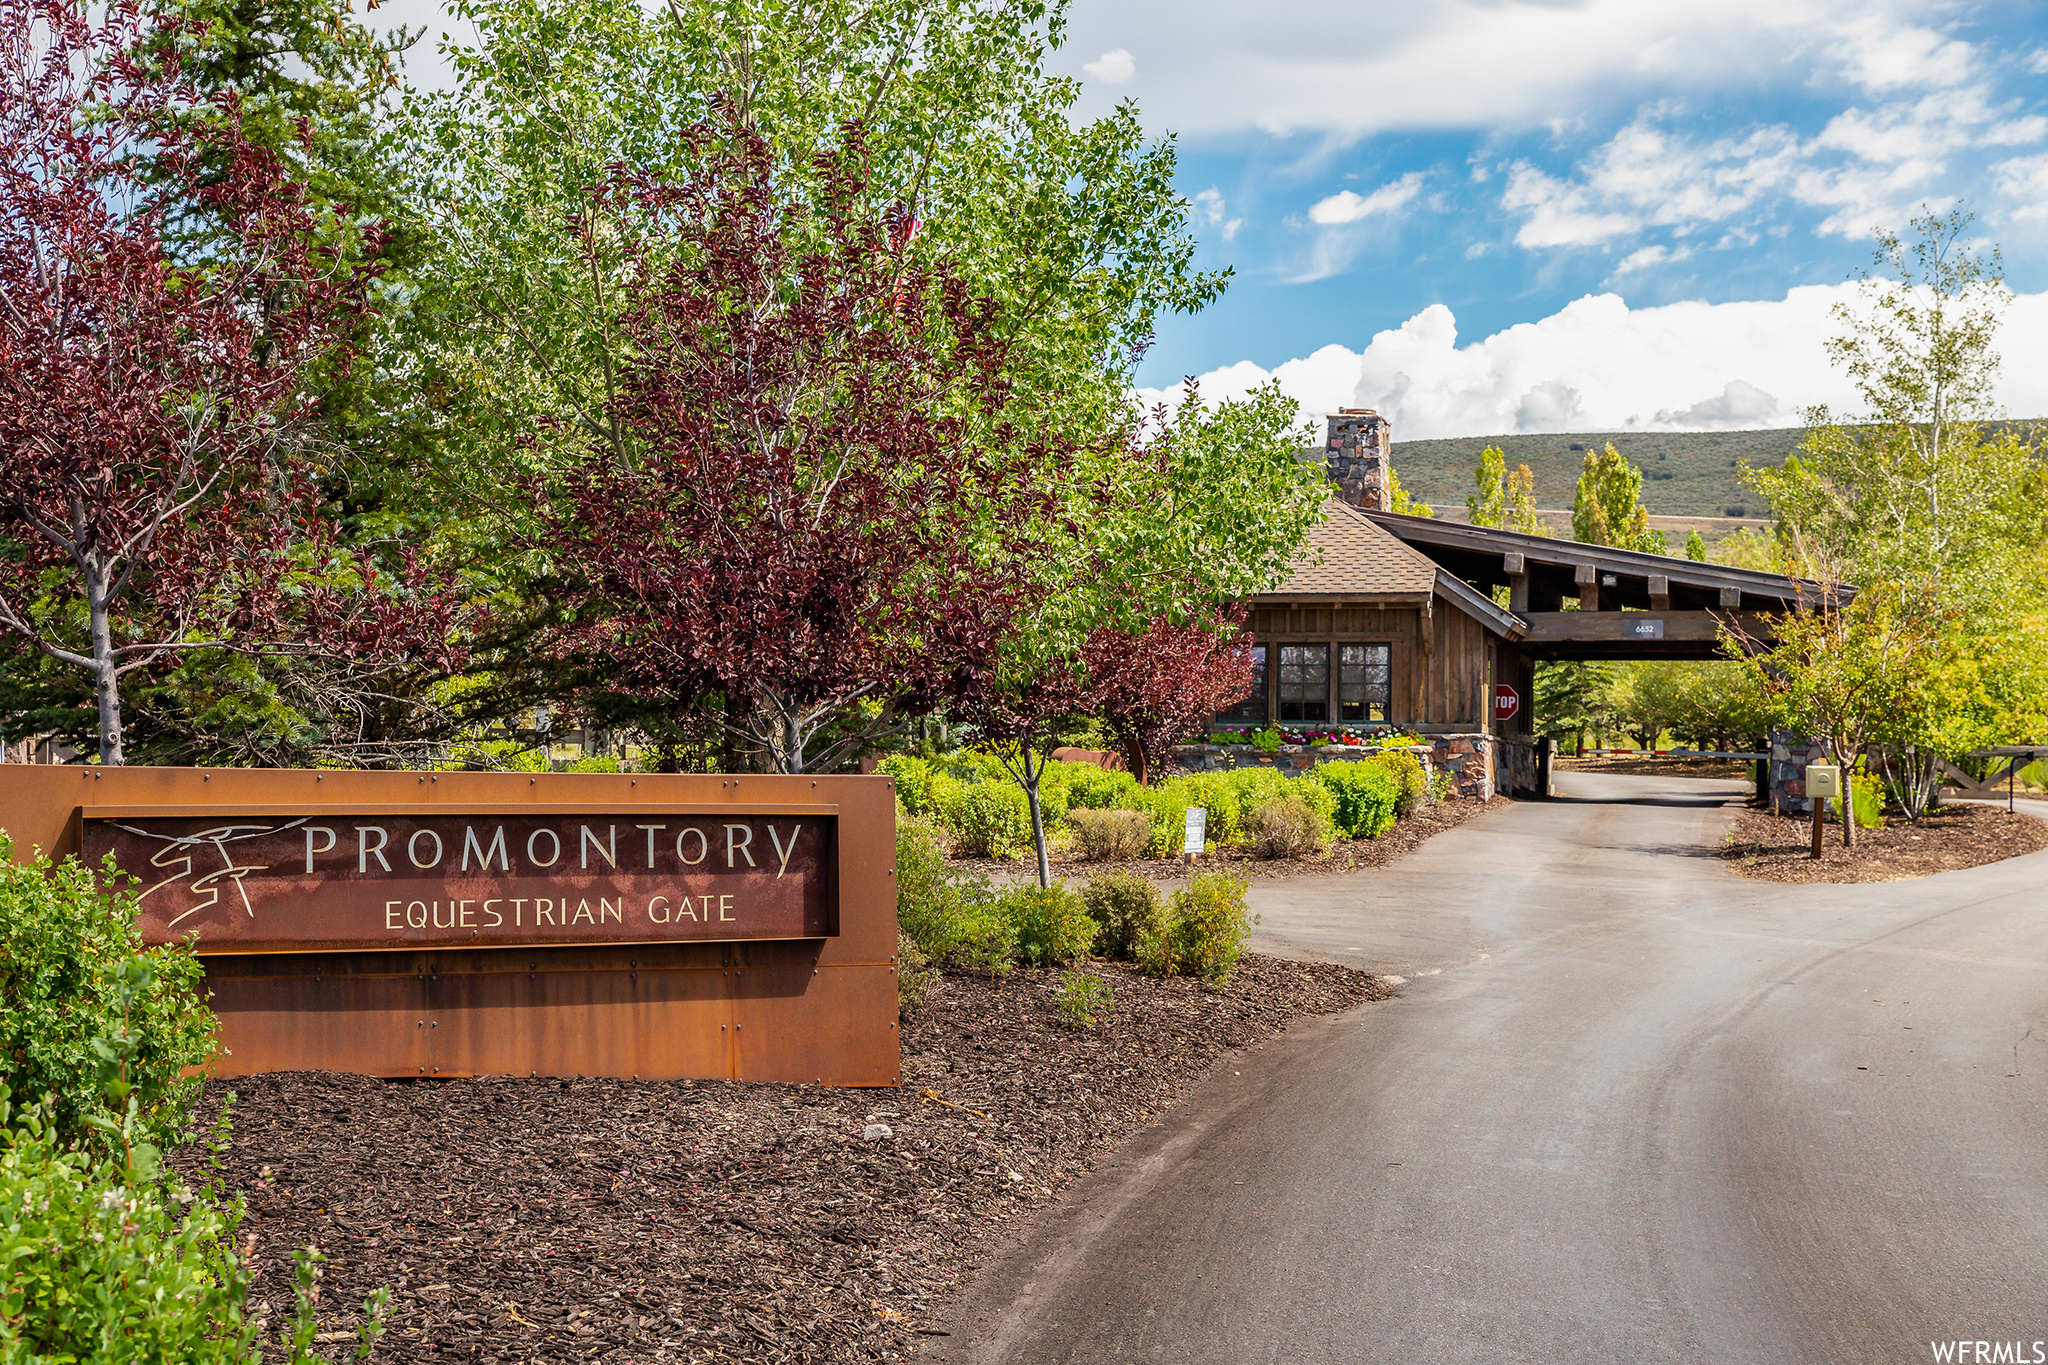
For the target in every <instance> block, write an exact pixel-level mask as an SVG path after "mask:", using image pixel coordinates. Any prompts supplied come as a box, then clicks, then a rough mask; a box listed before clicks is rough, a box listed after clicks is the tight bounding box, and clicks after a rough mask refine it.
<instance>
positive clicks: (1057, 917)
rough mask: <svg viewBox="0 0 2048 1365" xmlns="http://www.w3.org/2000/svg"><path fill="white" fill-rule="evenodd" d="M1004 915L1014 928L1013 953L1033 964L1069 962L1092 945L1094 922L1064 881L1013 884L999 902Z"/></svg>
mask: <svg viewBox="0 0 2048 1365" xmlns="http://www.w3.org/2000/svg"><path fill="white" fill-rule="evenodd" d="M999 904H1000V906H1001V909H1002V912H1003V915H1004V918H1006V919H1008V920H1009V921H1010V922H1011V923H1012V924H1014V925H1015V926H1016V929H1017V953H1018V956H1020V957H1021V958H1022V959H1023V960H1024V961H1025V962H1027V963H1031V964H1033V965H1035V966H1039V965H1046V964H1050V963H1055V962H1073V961H1076V960H1078V959H1081V958H1085V957H1087V956H1088V954H1089V952H1090V950H1091V949H1093V948H1094V946H1095V928H1096V926H1095V921H1094V920H1093V919H1091V918H1090V917H1089V915H1088V906H1087V902H1086V901H1085V900H1083V899H1082V896H1081V893H1080V892H1079V891H1076V890H1075V889H1074V888H1073V887H1071V886H1068V885H1067V884H1066V883H1065V882H1054V883H1053V884H1052V885H1051V886H1047V887H1037V886H1013V887H1011V888H1010V889H1009V890H1007V891H1005V892H1004V893H1003V895H1002V899H1001V901H1000V903H999Z"/></svg>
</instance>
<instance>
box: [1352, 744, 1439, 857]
mask: <svg viewBox="0 0 2048 1365" xmlns="http://www.w3.org/2000/svg"><path fill="white" fill-rule="evenodd" d="M1367 762H1369V763H1370V764H1372V765H1373V766H1375V767H1378V768H1380V769H1383V770H1384V771H1385V772H1386V773H1387V774H1388V775H1389V776H1391V777H1392V778H1393V779H1394V783H1395V785H1396V786H1397V787H1398V788H1399V791H1400V795H1399V796H1397V797H1396V798H1395V799H1394V814H1395V815H1397V816H1400V817H1401V818H1403V819H1406V818H1407V817H1408V816H1410V815H1413V814H1414V813H1415V808H1416V807H1417V806H1420V805H1422V804H1423V803H1424V802H1426V801H1428V800H1429V773H1428V771H1427V770H1426V769H1425V768H1424V767H1423V766H1422V760H1421V759H1419V758H1417V757H1416V756H1415V755H1414V754H1411V753H1407V752H1405V751H1403V750H1400V749H1390V750H1388V751H1387V752H1385V753H1382V754H1380V755H1379V756H1378V757H1376V758H1372V759H1368V760H1367ZM1366 837H1368V838H1370V837H1373V836H1370V835H1368V836H1366Z"/></svg>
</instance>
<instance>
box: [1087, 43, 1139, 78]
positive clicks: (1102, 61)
mask: <svg viewBox="0 0 2048 1365" xmlns="http://www.w3.org/2000/svg"><path fill="white" fill-rule="evenodd" d="M1081 69H1082V70H1083V71H1085V72H1087V73H1088V74H1089V75H1090V76H1093V77H1094V78H1095V79H1096V80H1098V81H1101V82H1102V83H1103V84H1104V85H1122V84H1123V83H1124V82H1125V81H1127V80H1129V79H1130V78H1131V77H1133V76H1135V75H1137V74H1138V60H1137V58H1135V57H1133V56H1132V55H1131V54H1130V53H1129V52H1128V51H1127V50H1125V49H1124V48H1120V47H1117V48H1111V49H1110V50H1109V51H1107V52H1105V53H1103V54H1102V55H1101V56H1100V57H1097V58H1096V59H1095V60H1094V61H1092V62H1088V63H1086V64H1085V65H1083V66H1082V68H1081Z"/></svg>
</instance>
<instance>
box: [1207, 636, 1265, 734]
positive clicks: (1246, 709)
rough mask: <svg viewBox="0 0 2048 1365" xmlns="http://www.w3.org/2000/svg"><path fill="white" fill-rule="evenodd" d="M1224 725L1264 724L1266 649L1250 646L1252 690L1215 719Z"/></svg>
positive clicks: (1259, 646)
mask: <svg viewBox="0 0 2048 1365" xmlns="http://www.w3.org/2000/svg"><path fill="white" fill-rule="evenodd" d="M1216 719H1217V720H1219V721H1221V722H1223V723H1224V724H1226V725H1264V724H1265V723H1266V647H1265V646H1264V645H1253V646H1252V690H1251V691H1250V693H1248V694H1247V695H1246V696H1245V699H1244V700H1243V701H1241V702H1239V703H1238V704H1237V705H1235V706H1233V707H1231V708H1230V709H1229V710H1228V711H1225V712H1222V713H1221V714H1219V715H1218V716H1217V717H1216Z"/></svg>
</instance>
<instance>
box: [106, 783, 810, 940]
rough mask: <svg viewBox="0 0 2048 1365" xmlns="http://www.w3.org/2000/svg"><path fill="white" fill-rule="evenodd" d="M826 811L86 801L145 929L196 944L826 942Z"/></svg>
mask: <svg viewBox="0 0 2048 1365" xmlns="http://www.w3.org/2000/svg"><path fill="white" fill-rule="evenodd" d="M832 812H833V808H832V807H809V808H804V807H782V808H778V809H772V810H752V811H749V810H734V809H732V808H730V807H721V808H719V809H717V810H716V811H712V812H705V811H702V810H698V811H694V812H692V811H688V810H662V809H631V810H619V809H617V808H613V809H609V810H607V809H597V810H584V811H580V812H568V813H536V812H535V811H533V809H532V808H531V807H530V806H527V807H523V808H516V809H501V810H496V811H492V810H470V811H460V812H451V811H450V810H448V809H447V808H446V807H445V806H441V807H438V808H425V807H412V808H406V807H394V806H383V807H379V806H363V807H348V808H303V807H302V808H298V809H296V810H280V809H277V808H270V809H249V810H242V811H235V810H211V811H207V812H206V813H204V814H201V815H194V814H191V813H171V812H170V811H169V810H166V809H165V808H149V807H134V808H125V809H122V808H104V807H101V808H95V807H86V808H84V809H82V810H81V811H80V812H79V815H80V817H81V821H82V829H81V831H80V836H81V837H80V842H81V844H82V846H83V847H82V851H83V853H84V855H85V857H86V860H87V861H88V862H92V863H97V862H98V861H99V860H100V859H101V858H102V857H104V856H105V855H107V854H112V855H113V857H114V861H115V862H116V864H118V865H119V866H120V867H121V869H122V870H123V871H125V872H127V873H129V874H130V875H132V876H134V877H136V878H137V879H138V880H139V881H140V882H141V885H140V886H139V887H137V888H136V890H137V893H138V896H139V899H140V904H141V908H142V930H143V936H144V938H145V939H146V940H147V941H148V942H151V943H166V942H170V941H173V940H178V939H184V938H186V937H188V936H193V935H196V936H197V939H198V943H199V948H200V951H202V952H207V953H223V952H229V953H276V952H307V951H335V950H365V949H391V948H458V947H459V948H501V947H537V946H562V945H575V944H637V943H650V944H651V943H685V942H698V941H706V940H742V939H791V938H827V937H831V936H834V935H836V934H837V933H838V932H839V925H838V923H837V919H838V916H837V905H838V898H837V896H836V895H835V894H834V887H833V886H832V884H831V881H832V876H833V870H834V868H835V866H836V857H835V852H836V850H835V847H834V842H833V841H834V838H835V836H836V833H837V830H836V823H837V821H836V816H835V815H834V814H833V813H832Z"/></svg>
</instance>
